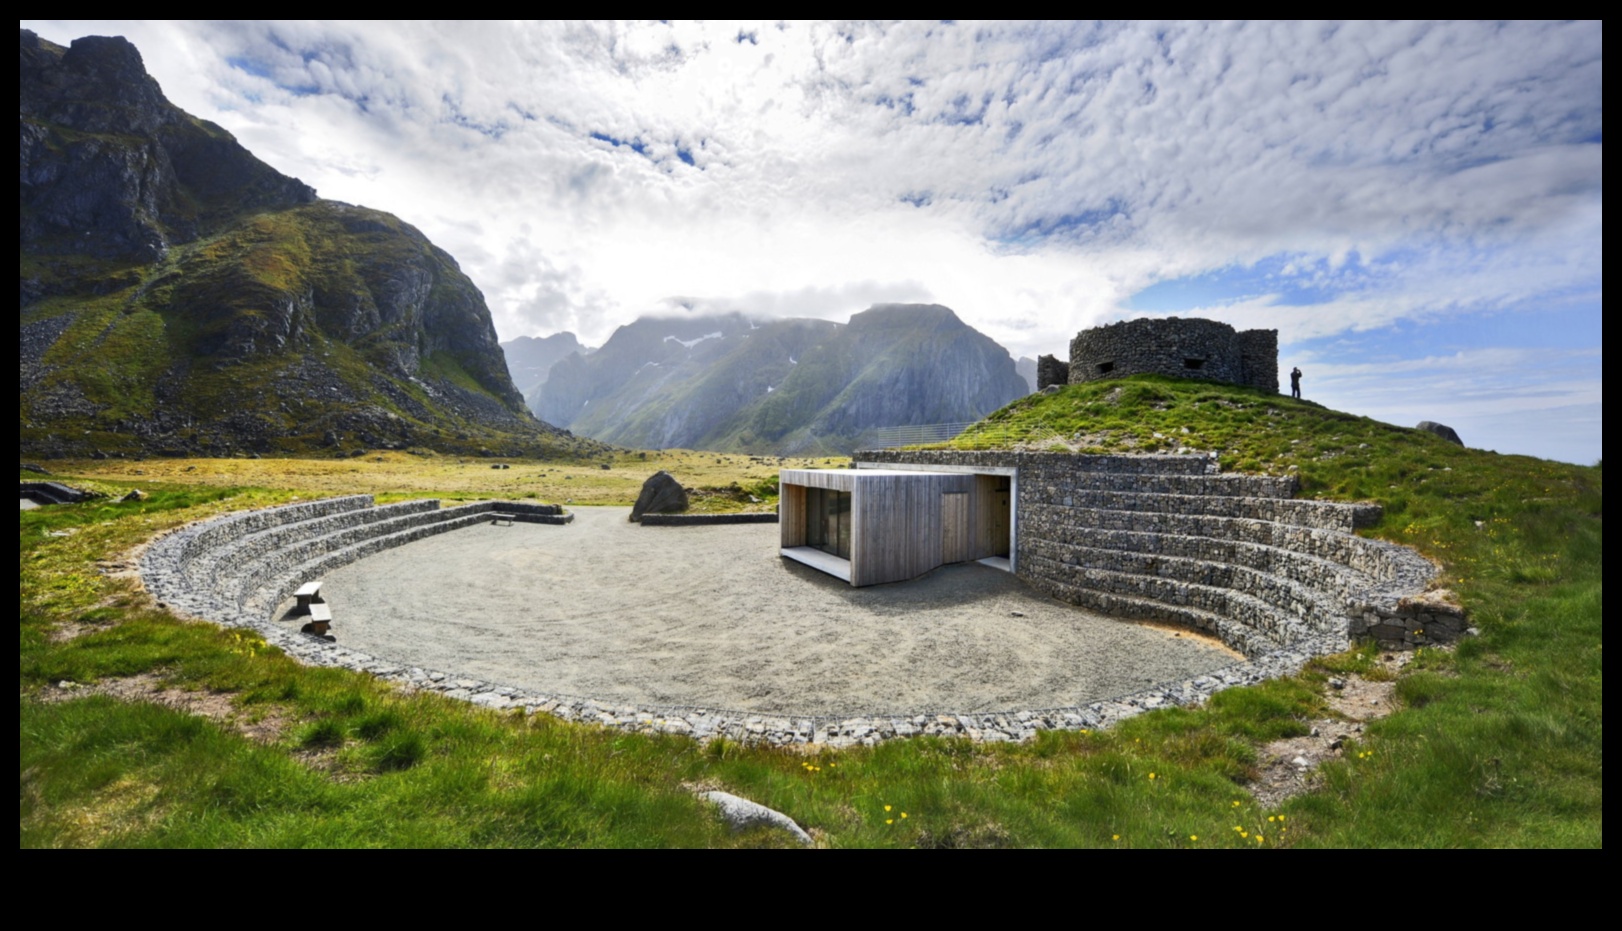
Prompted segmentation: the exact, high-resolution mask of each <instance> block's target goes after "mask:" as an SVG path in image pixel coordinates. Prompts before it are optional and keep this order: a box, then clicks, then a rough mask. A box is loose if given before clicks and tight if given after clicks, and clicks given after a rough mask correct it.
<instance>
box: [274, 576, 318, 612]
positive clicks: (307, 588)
mask: <svg viewBox="0 0 1622 931" xmlns="http://www.w3.org/2000/svg"><path fill="white" fill-rule="evenodd" d="M286 590H287V589H285V588H284V589H282V591H286ZM293 597H294V598H297V599H298V606H299V610H301V611H309V610H310V609H311V607H312V606H314V605H318V604H321V582H320V581H319V580H317V581H314V582H305V583H304V584H303V585H300V586H299V587H298V591H296V592H294V593H293Z"/></svg>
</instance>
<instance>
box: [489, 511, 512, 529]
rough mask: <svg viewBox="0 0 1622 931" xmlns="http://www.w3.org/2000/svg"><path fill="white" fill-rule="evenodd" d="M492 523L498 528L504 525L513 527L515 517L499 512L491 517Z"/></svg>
mask: <svg viewBox="0 0 1622 931" xmlns="http://www.w3.org/2000/svg"><path fill="white" fill-rule="evenodd" d="M490 523H491V524H493V525H495V526H497V527H500V526H503V525H505V526H508V527H511V526H512V525H513V516H512V515H511V514H503V513H500V512H497V513H495V514H492V515H491V516H490Z"/></svg>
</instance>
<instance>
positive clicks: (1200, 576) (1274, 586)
mask: <svg viewBox="0 0 1622 931" xmlns="http://www.w3.org/2000/svg"><path fill="white" fill-rule="evenodd" d="M1032 553H1033V555H1036V556H1039V557H1042V558H1047V559H1053V560H1057V561H1058V562H1061V563H1063V564H1065V565H1070V566H1077V567H1080V568H1083V569H1104V570H1108V571H1110V572H1120V573H1125V574H1128V575H1143V576H1154V577H1156V578H1161V579H1167V580H1170V581H1173V582H1188V583H1191V584H1195V585H1203V586H1206V587H1208V588H1223V589H1231V590H1232V591H1236V592H1241V593H1243V594H1246V595H1250V596H1251V597H1253V598H1257V599H1260V600H1261V601H1264V602H1266V603H1267V604H1269V605H1272V606H1273V607H1275V608H1277V609H1279V610H1280V611H1283V612H1284V613H1286V614H1290V615H1295V616H1297V617H1305V618H1314V617H1321V616H1324V615H1326V614H1327V615H1330V616H1334V617H1339V618H1342V619H1344V617H1345V616H1346V614H1347V606H1346V601H1345V599H1344V598H1341V597H1338V596H1336V595H1335V594H1334V593H1332V592H1325V591H1323V590H1321V589H1318V588H1315V587H1313V586H1310V585H1303V584H1302V583H1300V582H1297V581H1295V580H1293V579H1287V578H1284V577H1283V576H1278V575H1273V574H1271V573H1268V572H1262V571H1259V570H1256V569H1251V568H1249V567H1247V566H1237V565H1233V564H1232V563H1222V562H1213V561H1211V560H1206V559H1188V558H1186V557H1182V556H1166V555H1162V554H1156V553H1135V552H1132V551H1130V550H1109V549H1098V548H1096V547H1084V546H1071V547H1058V546H1054V545H1052V544H1048V543H1037V544H1035V545H1034V546H1033V547H1032ZM1343 622H1344V621H1343ZM1309 626H1315V625H1311V624H1310V622H1309Z"/></svg>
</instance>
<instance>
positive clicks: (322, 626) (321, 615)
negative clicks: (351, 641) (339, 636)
mask: <svg viewBox="0 0 1622 931" xmlns="http://www.w3.org/2000/svg"><path fill="white" fill-rule="evenodd" d="M331 626H332V608H331V607H330V606H328V605H327V603H326V602H324V601H313V602H311V603H310V620H309V622H308V623H306V624H305V625H304V626H303V627H301V628H299V629H300V630H301V631H303V632H304V633H307V634H315V635H316V636H317V637H321V638H322V639H324V640H332V639H334V638H333V636H332V635H331V634H329V633H327V629H328V628H329V627H331Z"/></svg>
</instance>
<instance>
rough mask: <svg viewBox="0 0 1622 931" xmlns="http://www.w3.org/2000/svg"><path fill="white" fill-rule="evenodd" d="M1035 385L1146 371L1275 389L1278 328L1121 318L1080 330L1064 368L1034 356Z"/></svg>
mask: <svg viewBox="0 0 1622 931" xmlns="http://www.w3.org/2000/svg"><path fill="white" fill-rule="evenodd" d="M1036 371H1037V388H1038V390H1040V389H1042V388H1046V387H1047V386H1049V385H1063V384H1080V383H1081V382H1084V381H1097V380H1098V379H1100V378H1119V377H1121V376H1123V375H1138V374H1142V373H1149V374H1154V375H1175V376H1177V377H1179V378H1199V379H1204V380H1206V381H1221V382H1227V383H1229V384H1234V385H1248V386H1250V387H1252V388H1261V389H1263V390H1266V391H1272V392H1275V393H1276V392H1277V391H1278V331H1277V330H1243V331H1240V330H1235V329H1234V328H1233V327H1231V326H1229V325H1227V324H1226V323H1218V322H1217V321H1215V320H1205V319H1202V318H1199V317H1166V318H1164V319H1159V320H1157V319H1151V318H1147V317H1145V318H1141V319H1138V320H1123V321H1121V322H1120V323H1111V324H1108V325H1106V326H1101V327H1093V328H1092V329H1090V330H1082V331H1081V332H1080V333H1077V334H1076V338H1075V339H1073V340H1071V341H1070V364H1069V366H1068V367H1066V366H1065V365H1064V363H1062V362H1060V361H1059V360H1058V359H1056V358H1054V357H1053V356H1042V357H1041V358H1040V359H1039V360H1037V369H1036Z"/></svg>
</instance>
